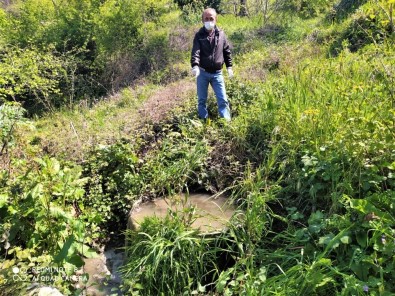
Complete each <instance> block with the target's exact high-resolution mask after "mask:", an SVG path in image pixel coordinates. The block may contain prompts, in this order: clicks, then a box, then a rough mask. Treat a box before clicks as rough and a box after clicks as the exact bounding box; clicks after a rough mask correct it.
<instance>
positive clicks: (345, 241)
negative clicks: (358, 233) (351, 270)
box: [340, 235, 351, 245]
mask: <svg viewBox="0 0 395 296" xmlns="http://www.w3.org/2000/svg"><path fill="white" fill-rule="evenodd" d="M340 241H341V242H342V243H343V244H346V245H348V244H351V237H350V236H348V235H345V236H342V237H341V238H340Z"/></svg>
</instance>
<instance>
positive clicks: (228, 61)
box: [224, 33, 232, 68]
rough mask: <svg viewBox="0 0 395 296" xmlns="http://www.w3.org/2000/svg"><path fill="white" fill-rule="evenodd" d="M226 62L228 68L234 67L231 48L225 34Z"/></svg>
mask: <svg viewBox="0 0 395 296" xmlns="http://www.w3.org/2000/svg"><path fill="white" fill-rule="evenodd" d="M224 61H225V65H226V68H230V67H232V52H231V47H230V44H229V42H228V39H227V38H226V35H225V33H224Z"/></svg>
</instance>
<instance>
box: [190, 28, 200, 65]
mask: <svg viewBox="0 0 395 296" xmlns="http://www.w3.org/2000/svg"><path fill="white" fill-rule="evenodd" d="M199 64H200V43H199V40H198V37H197V34H196V35H195V38H194V39H193V46H192V53H191V67H192V68H193V67H195V66H199Z"/></svg>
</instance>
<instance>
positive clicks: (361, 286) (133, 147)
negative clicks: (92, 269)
mask: <svg viewBox="0 0 395 296" xmlns="http://www.w3.org/2000/svg"><path fill="white" fill-rule="evenodd" d="M220 2H221V3H220V4H218V5H219V9H221V10H222V11H223V12H224V15H221V16H219V24H220V25H221V27H223V28H224V29H225V30H226V31H227V32H228V36H229V39H230V41H231V42H232V43H233V46H234V52H235V66H234V68H235V73H236V77H234V79H233V80H228V79H227V80H226V83H227V90H228V95H229V99H230V101H231V106H232V111H233V119H232V121H231V122H230V123H226V122H222V121H221V120H218V119H217V118H216V116H215V115H216V106H215V104H214V96H213V94H212V93H210V98H209V99H210V105H209V113H210V116H211V118H210V120H208V121H207V122H201V121H199V120H198V119H197V118H196V114H195V113H196V112H195V97H194V92H191V91H188V90H189V88H188V87H185V88H184V89H185V92H182V93H183V95H182V98H181V99H180V103H179V104H178V105H177V107H174V108H167V109H166V108H163V110H166V111H168V112H166V114H165V115H163V116H160V117H156V116H153V115H152V113H149V112H147V108H150V109H152V108H153V107H152V106H156V105H158V106H160V107H162V106H164V102H165V101H163V102H162V101H161V100H160V99H164V98H165V97H166V94H168V93H172V92H173V93H175V92H178V91H179V90H182V89H183V88H181V87H180V86H178V85H193V81H192V78H189V77H186V75H187V74H186V73H187V71H188V66H185V65H184V64H186V65H187V64H188V54H189V48H187V47H186V46H184V45H183V43H187V39H188V38H187V37H186V35H188V32H193V30H194V29H196V28H198V26H200V24H199V16H200V10H199V7H200V6H201V5H200V4H203V3H200V4H199V3H197V6H196V7H194V6H193V5H190V6H188V5H189V4H190V3H189V4H188V3H184V2H182V3H181V2H179V1H178V2H177V3H170V1H169V2H166V1H161V2H155V3H154V2H149V3H146V5H142V3H140V2H136V3H134V2H133V3H132V1H130V2H129V1H125V3H123V4H122V5H121V6H119V5H118V4H117V2H116V1H104V2H103V1H101V2H100V1H82V2H80V3H77V2H75V3H74V2H72V3H71V4H70V6H65V7H62V5H63V4H62V5H61V6H58V7H54V6H51V5H53V3H57V2H56V1H55V2H53V3H50V2H49V1H48V2H47V1H43V2H40V1H36V0H31V1H25V2H19V1H7V3H2V5H3V6H2V7H3V8H2V9H1V10H0V11H1V13H0V24H1V25H2V26H1V27H0V32H1V34H2V35H1V36H0V37H1V38H0V47H4V48H6V50H1V53H0V63H1V64H2V65H3V66H4V67H2V68H1V70H0V71H3V72H4V75H3V79H2V80H1V79H0V96H1V98H2V100H3V102H5V101H18V102H20V103H7V104H3V105H2V106H1V107H0V122H1V126H0V131H1V134H0V135H1V145H2V147H3V148H2V150H1V152H0V154H1V160H2V161H1V171H0V184H1V186H0V213H1V216H0V217H1V218H0V219H1V225H0V232H1V234H2V238H1V244H0V247H1V249H0V252H1V255H2V259H1V261H0V285H1V287H2V289H1V292H0V294H1V295H12V294H14V295H16V294H20V295H24V294H26V293H27V291H28V289H29V288H30V289H32V288H35V287H40V286H44V285H49V286H53V287H56V288H58V289H59V290H60V291H61V292H62V293H63V294H65V295H83V294H84V293H85V292H86V286H84V284H83V283H77V282H76V281H74V280H73V279H72V278H71V276H72V275H76V274H79V273H77V271H78V270H79V269H80V268H81V266H83V258H84V257H92V256H94V255H95V253H96V252H95V251H94V250H93V249H92V247H97V245H100V244H105V243H111V244H113V245H114V244H115V245H117V246H124V245H126V248H125V249H124V250H125V254H126V260H125V264H124V266H123V267H122V274H123V283H122V284H121V285H120V287H119V289H120V290H122V293H124V294H125V295H182V294H185V295H207V294H209V295H210V294H212V295H270V294H273V295H303V294H304V295H306V294H308V295H392V294H393V293H395V287H394V284H393V280H392V279H393V278H394V276H395V274H394V273H395V271H394V258H395V257H394V251H395V233H394V224H395V220H394V216H395V213H394V203H395V193H394V186H395V180H394V173H395V141H394V130H395V128H394V127H395V109H394V108H395V107H394V104H395V97H394V90H395V87H394V85H395V83H394V76H395V62H394V59H393V54H394V31H393V16H392V15H393V6H394V3H393V1H384V0H383V1H343V0H342V1H328V2H326V1H291V2H287V3H285V2H283V1H266V2H265V4H266V6H263V7H265V10H264V11H262V10H261V9H260V8H261V7H262V6H259V5H257V4H259V3H258V2H260V1H252V0H251V1H247V3H246V6H245V7H244V8H243V9H246V10H244V12H243V14H245V13H247V14H248V17H243V16H241V15H240V14H241V13H240V6H237V7H233V6H232V5H233V4H232V3H228V1H220ZM35 4H40V5H39V6H37V7H42V12H41V14H39V13H38V8H37V7H36V6H35ZM180 4H182V5H181V6H183V10H182V11H181V10H178V8H177V5H180ZM214 4H215V5H217V3H214ZM79 5H80V6H81V5H82V6H83V7H84V8H85V10H84V11H85V15H84V17H83V18H80V17H79V15H78V14H76V11H77V10H76V9H77V8H78V7H79ZM233 9H235V10H233ZM232 11H236V13H237V14H238V15H232V13H231V12H232ZM225 12H228V13H227V14H225ZM125 15H128V16H135V18H129V19H127V20H126V21H125V23H123V19H124V17H123V16H125ZM55 16H57V17H55ZM116 16H119V17H116ZM40 17H41V18H42V19H40ZM175 20H177V26H179V27H177V30H175V28H174V24H175V23H176V22H175ZM70 22H71V23H70ZM69 23H70V24H73V25H70V26H69V25H68V24H69ZM169 24H173V25H172V26H171V27H169ZM119 25H125V27H122V26H121V28H126V27H129V28H131V31H130V32H131V33H132V34H130V35H128V36H127V42H126V40H125V39H122V40H121V39H116V40H115V39H113V37H114V36H115V35H114V34H113V33H114V30H115V28H118V27H119ZM22 29H23V30H27V31H29V32H33V33H32V35H31V36H32V37H31V38H32V40H26V39H25V37H26V36H24V35H23V34H22V33H21V32H22V31H23V30H22ZM178 29H179V30H178ZM61 32H63V33H61ZM127 32H129V31H128V30H126V29H125V30H123V29H122V30H120V34H121V35H122V34H127ZM171 32H181V33H182V34H180V35H179V37H177V38H175V37H174V36H173V35H171ZM49 33H51V34H49ZM70 34H71V35H78V36H79V38H77V39H75V44H71V43H70V42H71V39H69V38H68V36H70ZM142 36H145V37H146V39H144V40H143V41H142V39H141V38H142ZM63 37H65V39H64V40H63V39H62V38H63ZM123 41H125V43H122V42H123ZM140 41H141V43H139V42H140ZM62 42H63V43H62ZM95 42H96V46H97V47H94V46H93V47H92V45H93V44H94V43H95ZM136 44H140V45H139V46H141V47H138V48H134V47H133V46H135V45H136ZM42 45H45V46H43V48H41V47H40V46H42ZM162 45H163V46H162ZM7 46H8V47H7ZM10 46H11V47H10ZM46 46H48V47H46ZM62 46H64V47H62ZM171 46H176V49H177V50H176V51H175V52H173V53H172V52H171V50H170V48H171ZM14 47H15V48H19V49H18V50H15V51H14V50H11V49H12V48H14ZM158 48H162V49H163V56H162V55H161V51H158ZM131 49H135V50H134V51H131ZM36 51H37V52H39V54H38V55H34V52H36ZM127 51H130V52H131V53H130V55H127V54H126V55H125V52H127ZM132 52H133V54H132ZM144 52H146V53H150V54H147V55H144ZM32 56H35V57H36V58H30V57H32ZM107 58H108V59H107ZM178 58H179V61H178V63H179V64H178V66H174V67H170V66H169V65H168V64H166V62H170V61H174V60H177V59H178ZM51 61H52V62H51ZM12 63H13V65H15V66H16V67H14V68H13V71H11V70H10V69H11V68H12V67H11V66H12ZM36 64H39V66H40V67H36V66H37V65H36ZM122 64H125V65H126V66H131V65H132V66H133V67H137V68H138V69H135V68H133V69H134V70H133V71H132V72H133V73H132V74H133V75H132V74H131V76H129V77H126V76H125V75H126V74H125V73H127V72H130V71H129V70H130V69H131V68H129V67H126V68H127V69H129V70H126V71H123V70H125V69H123V68H122V67H120V66H121V65H122ZM65 65H66V66H67V67H65ZM88 65H89V66H88ZM112 67H113V68H112ZM61 69H66V70H65V72H62V71H63V70H61ZM73 71H74V72H73ZM106 71H108V72H106ZM3 72H2V73H3ZM172 73H173V74H172ZM74 74H75V76H73V75H74ZM100 75H104V76H100ZM132 76H133V77H132ZM73 77H74V78H73ZM98 77H102V78H103V77H104V78H103V80H100V81H101V82H102V85H106V87H109V86H111V87H113V88H114V89H117V88H119V87H121V86H122V85H125V84H128V83H129V82H130V83H131V84H133V86H132V87H130V88H125V89H124V90H123V91H122V92H121V93H118V94H117V95H115V96H113V97H112V98H108V99H107V101H106V100H103V101H101V102H99V103H98V102H95V100H97V101H99V96H100V95H102V94H103V89H102V88H101V87H102V86H99V88H100V89H101V90H98V88H96V87H97V86H95V87H92V88H91V87H88V86H89V84H86V83H83V82H84V81H85V82H86V81H88V80H89V81H91V82H92V81H93V80H95V81H98V80H96V79H99V78H98ZM92 79H93V80H92ZM174 80H179V81H180V82H179V83H180V84H177V82H175V83H176V84H169V85H167V83H169V82H172V81H174ZM131 81H133V83H132V82H131ZM191 82H192V83H191ZM69 86H71V88H69ZM83 87H87V88H86V89H83ZM191 89H192V86H191ZM66 90H67V91H66ZM166 90H167V91H166ZM175 90H176V91H175ZM180 93H181V92H180ZM96 95H97V97H95V96H96ZM161 95H162V96H161ZM178 95H179V94H178ZM179 96H180V95H179ZM77 97H78V99H77ZM150 100H151V102H150ZM29 102H30V103H32V104H30V103H29ZM77 102H78V104H77ZM145 103H147V105H145ZM21 104H22V106H21ZM161 104H162V105H161ZM33 105H34V106H36V107H37V106H38V105H41V106H45V108H46V109H47V110H52V113H51V114H44V115H43V114H41V116H42V117H41V118H37V117H36V118H35V117H34V116H33V117H32V115H33V113H34V112H35V110H34V108H31V106H33ZM147 106H148V107H147ZM22 107H26V108H27V109H28V113H27V114H28V115H29V116H30V119H29V120H28V119H27V118H26V117H24V115H25V114H26V111H25V110H24V109H23V108H22ZM58 107H61V109H60V110H59V111H55V109H56V108H58ZM62 108H63V110H62ZM144 108H145V109H144ZM129 109H138V110H137V111H136V112H132V111H130V113H129ZM169 109H171V111H169ZM35 114H36V116H37V115H39V114H40V112H37V113H35ZM136 114H140V116H141V117H138V116H137V115H136ZM141 114H143V115H141ZM135 115H136V116H135ZM51 134H57V135H64V136H60V137H59V138H60V139H59V140H54V138H51V136H50V135H51ZM49 139H50V140H49ZM56 141H57V142H56ZM74 143H77V144H76V145H74ZM70 149H73V150H72V151H70ZM193 191H206V192H210V193H219V192H224V193H225V194H227V196H228V197H229V198H230V199H231V200H233V201H234V203H235V204H236V205H237V206H238V210H237V211H236V213H235V215H234V217H233V218H232V220H231V223H230V224H229V226H228V228H227V229H226V231H224V232H223V233H221V235H219V236H204V235H202V234H201V233H199V231H198V230H196V229H192V228H191V227H190V225H191V222H192V221H193V220H194V219H195V218H196V216H195V212H194V209H193V208H187V209H186V210H185V212H177V211H175V212H174V211H173V212H169V214H168V217H167V218H166V219H165V220H159V219H155V218H153V219H147V220H146V221H145V222H144V223H143V224H142V226H141V228H140V230H134V231H128V232H127V233H126V234H125V233H124V230H125V228H126V220H127V215H128V212H129V209H130V208H131V206H132V204H133V202H135V201H140V200H150V199H153V198H160V197H163V196H172V195H175V194H177V193H181V192H193ZM15 267H17V268H18V269H19V270H25V271H26V278H25V279H24V280H22V281H15V280H12V279H13V276H14V275H15ZM40 267H58V269H57V271H56V274H53V273H52V274H51V273H50V272H49V273H48V272H47V273H45V272H41V273H39V274H36V272H35V271H37V269H38V268H40ZM59 267H61V269H59ZM46 271H48V270H46ZM37 275H39V276H40V275H41V276H42V277H37ZM51 275H52V278H51V277H48V278H46V277H45V276H51ZM87 277H88V275H86V278H85V279H87ZM65 279H66V280H65ZM31 291H32V290H31ZM32 293H33V291H32Z"/></svg>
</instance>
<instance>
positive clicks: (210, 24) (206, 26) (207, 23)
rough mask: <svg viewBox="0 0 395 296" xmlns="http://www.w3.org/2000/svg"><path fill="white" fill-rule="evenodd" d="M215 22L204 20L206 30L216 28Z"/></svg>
mask: <svg viewBox="0 0 395 296" xmlns="http://www.w3.org/2000/svg"><path fill="white" fill-rule="evenodd" d="M214 26H215V24H214V22H204V27H205V28H206V30H208V31H211V30H212V29H214Z"/></svg>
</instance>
